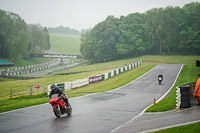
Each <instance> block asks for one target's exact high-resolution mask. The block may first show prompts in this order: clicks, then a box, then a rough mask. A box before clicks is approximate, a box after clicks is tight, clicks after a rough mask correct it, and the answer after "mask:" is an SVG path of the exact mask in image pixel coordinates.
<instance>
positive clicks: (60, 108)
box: [49, 94, 72, 117]
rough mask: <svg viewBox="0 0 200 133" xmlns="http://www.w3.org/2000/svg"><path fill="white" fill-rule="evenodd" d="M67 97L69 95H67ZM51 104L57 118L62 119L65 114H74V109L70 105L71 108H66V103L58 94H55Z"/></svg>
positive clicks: (50, 101)
mask: <svg viewBox="0 0 200 133" xmlns="http://www.w3.org/2000/svg"><path fill="white" fill-rule="evenodd" d="M65 97H67V95H65ZM49 103H50V104H51V105H52V106H53V112H54V114H55V116H56V117H61V115H63V114H65V113H66V114H67V115H71V114H72V107H71V105H70V104H69V107H67V106H66V103H65V102H64V101H63V99H62V98H61V96H58V94H53V95H52V96H51V99H50V100H49Z"/></svg>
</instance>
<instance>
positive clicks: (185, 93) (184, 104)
mask: <svg viewBox="0 0 200 133" xmlns="http://www.w3.org/2000/svg"><path fill="white" fill-rule="evenodd" d="M180 93H181V105H180V107H181V108H189V107H190V106H191V102H190V86H189V85H184V86H180Z"/></svg>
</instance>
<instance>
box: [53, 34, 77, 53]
mask: <svg viewBox="0 0 200 133" xmlns="http://www.w3.org/2000/svg"><path fill="white" fill-rule="evenodd" d="M50 42H51V50H53V51H55V52H57V53H61V54H72V55H74V54H76V55H80V36H77V35H66V34H50Z"/></svg>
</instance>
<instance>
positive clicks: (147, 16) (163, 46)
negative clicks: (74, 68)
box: [80, 2, 200, 63]
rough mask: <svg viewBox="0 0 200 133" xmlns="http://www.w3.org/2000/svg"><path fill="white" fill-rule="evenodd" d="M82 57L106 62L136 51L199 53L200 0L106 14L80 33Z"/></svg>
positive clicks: (132, 54) (134, 53) (143, 53)
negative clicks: (120, 14) (117, 15)
mask: <svg viewBox="0 0 200 133" xmlns="http://www.w3.org/2000/svg"><path fill="white" fill-rule="evenodd" d="M80 51H81V53H82V55H83V56H84V58H85V59H87V60H89V61H91V63H96V62H106V61H111V60H115V59H120V58H128V57H133V56H139V55H147V54H151V55H163V54H165V55H200V3H198V2H193V3H189V4H186V5H184V7H182V8H180V7H166V8H153V9H151V10H148V11H147V12H145V13H133V14H129V15H128V16H121V17H120V18H115V17H114V16H108V17H107V18H106V20H105V21H103V22H100V23H98V24H97V25H96V26H95V27H94V28H93V29H92V30H91V31H89V32H86V33H84V34H82V35H81V49H80Z"/></svg>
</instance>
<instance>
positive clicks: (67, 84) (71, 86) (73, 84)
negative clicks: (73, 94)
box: [47, 60, 180, 106]
mask: <svg viewBox="0 0 200 133" xmlns="http://www.w3.org/2000/svg"><path fill="white" fill-rule="evenodd" d="M139 65H141V60H140V61H138V62H134V63H131V64H130V65H129V69H133V68H134V67H136V66H139ZM131 66H132V67H131ZM127 67H128V66H125V71H127V70H128V68H127ZM119 69H120V70H121V73H123V72H124V67H121V68H119ZM119 69H115V70H112V71H111V72H110V73H111V75H110V76H111V77H113V76H115V74H114V71H116V75H118V74H119ZM108 75H109V72H108V73H105V74H104V80H106V79H108V78H109V76H108ZM100 78H101V77H100ZM61 84H64V89H65V90H71V89H74V88H77V87H81V86H84V85H88V84H89V78H85V79H80V80H76V81H72V82H65V83H61ZM56 85H57V84H56ZM50 86H51V85H48V93H47V94H48V95H49V93H50V91H51V88H50ZM178 94H179V93H178ZM178 104H179V106H180V103H178Z"/></svg>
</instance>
